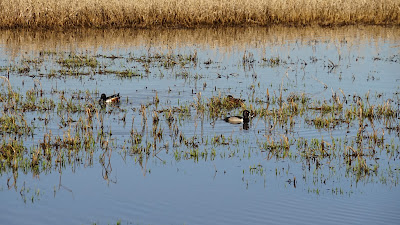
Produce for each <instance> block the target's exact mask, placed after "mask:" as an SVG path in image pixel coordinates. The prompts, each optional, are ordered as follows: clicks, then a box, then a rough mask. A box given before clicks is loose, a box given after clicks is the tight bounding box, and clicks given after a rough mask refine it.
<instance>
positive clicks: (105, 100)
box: [99, 93, 120, 104]
mask: <svg viewBox="0 0 400 225" xmlns="http://www.w3.org/2000/svg"><path fill="white" fill-rule="evenodd" d="M119 99H120V96H119V93H118V94H115V95H111V96H108V97H107V96H106V94H104V93H103V94H101V97H100V100H99V103H100V104H104V103H118V102H119Z"/></svg>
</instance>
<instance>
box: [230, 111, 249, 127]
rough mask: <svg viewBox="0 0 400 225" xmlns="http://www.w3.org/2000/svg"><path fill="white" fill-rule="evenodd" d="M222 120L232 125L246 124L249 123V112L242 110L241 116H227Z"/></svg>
mask: <svg viewBox="0 0 400 225" xmlns="http://www.w3.org/2000/svg"><path fill="white" fill-rule="evenodd" d="M224 120H225V122H228V123H232V124H239V123H248V122H249V121H250V112H249V110H244V111H243V116H228V117H226V118H225V119H224Z"/></svg>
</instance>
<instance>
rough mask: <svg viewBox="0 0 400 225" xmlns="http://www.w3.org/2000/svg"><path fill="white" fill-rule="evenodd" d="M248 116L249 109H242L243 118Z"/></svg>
mask: <svg viewBox="0 0 400 225" xmlns="http://www.w3.org/2000/svg"><path fill="white" fill-rule="evenodd" d="M249 117H250V111H249V110H244V111H243V118H249Z"/></svg>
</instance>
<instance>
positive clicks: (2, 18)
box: [0, 0, 400, 29]
mask: <svg viewBox="0 0 400 225" xmlns="http://www.w3.org/2000/svg"><path fill="white" fill-rule="evenodd" d="M273 24H282V25H289V26H292V25H293V26H299V25H300V26H302V25H321V26H337V25H349V24H363V25H367V24H373V25H400V0H244V1H242V0H172V1H171V0H0V28H3V29H4V28H50V29H54V28H77V27H90V28H111V27H113V28H151V27H160V26H161V27H202V26H242V25H262V26H268V25H273Z"/></svg>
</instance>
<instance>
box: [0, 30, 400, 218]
mask: <svg viewBox="0 0 400 225" xmlns="http://www.w3.org/2000/svg"><path fill="white" fill-rule="evenodd" d="M0 71H1V72H0V75H1V76H2V77H3V78H2V79H1V80H0V82H2V83H1V91H2V95H0V97H1V99H0V106H1V114H2V116H1V117H2V118H6V117H7V116H8V117H13V118H16V119H14V123H16V124H17V129H8V128H7V129H6V128H4V127H5V126H6V125H5V122H4V121H6V119H4V120H2V121H3V122H2V123H3V124H2V125H1V126H3V128H2V129H1V131H0V132H1V133H0V138H1V142H2V151H4V152H5V149H6V147H5V146H8V144H10V143H14V142H13V141H16V142H18V144H19V145H18V144H16V145H15V146H23V149H24V150H23V152H22V153H21V154H20V155H18V157H17V156H15V155H14V156H10V155H7V157H8V158H7V157H6V154H5V153H3V152H2V155H3V156H2V158H1V174H0V200H1V201H0V202H1V203H0V212H1V213H0V215H1V219H0V221H1V224H32V223H34V224H116V223H121V224H266V223H270V224H288V223H292V224H293V223H295V224H321V223H324V224H338V223H346V224H396V223H398V221H399V220H400V214H399V213H398V212H399V211H400V204H399V201H400V188H399V186H398V185H399V175H400V174H399V173H400V171H399V170H400V163H399V160H400V155H399V145H400V138H399V132H400V122H399V121H400V112H399V110H400V29H398V28H392V27H368V26H367V27H341V28H313V27H307V28H287V27H269V28H257V27H252V28H223V29H183V30H180V29H172V30H169V29H165V30H164V29H160V30H106V31H103V30H102V31H100V30H73V31H68V32H55V31H54V32H48V31H41V32H32V31H22V30H21V31H15V30H12V31H7V30H6V31H0ZM11 90H12V93H14V94H13V95H12V96H11V95H10V94H9V93H10V92H11ZM102 93H105V94H107V95H112V94H115V93H119V94H120V96H121V101H120V103H119V104H113V105H111V104H110V105H106V106H105V107H102V106H101V105H100V104H99V103H98V100H99V98H100V95H101V94H102ZM228 95H232V96H234V97H235V98H241V99H243V100H245V101H244V103H242V104H240V105H238V106H232V105H226V104H224V103H226V101H227V100H228V98H226V96H228ZM10 96H11V97H10ZM15 96H19V97H18V98H17V97H15ZM21 102H22V103H21ZM13 105H14V107H13ZM245 109H248V110H250V111H251V112H252V118H251V121H250V123H249V124H244V125H243V124H229V123H226V122H225V121H224V120H223V118H224V117H226V116H230V115H241V113H242V111H243V110H245ZM8 117H7V118H8ZM7 121H8V120H7ZM15 121H16V122H15ZM317 121H318V122H317ZM11 123H12V122H11ZM24 127H25V128H26V130H25V128H24ZM23 128H24V129H23ZM21 130H23V132H21ZM25 131H26V132H25ZM15 146H14V147H12V148H14V149H15Z"/></svg>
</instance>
